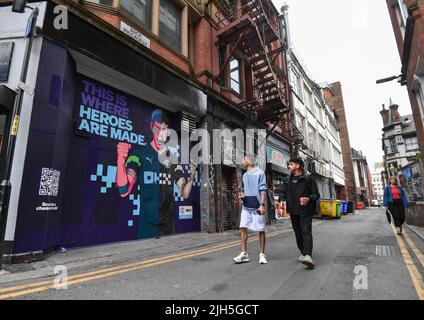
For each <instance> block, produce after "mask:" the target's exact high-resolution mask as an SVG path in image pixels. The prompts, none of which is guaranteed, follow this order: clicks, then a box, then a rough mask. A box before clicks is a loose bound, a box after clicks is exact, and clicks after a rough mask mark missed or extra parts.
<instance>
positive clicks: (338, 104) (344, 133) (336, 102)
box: [330, 82, 356, 201]
mask: <svg viewBox="0 0 424 320" xmlns="http://www.w3.org/2000/svg"><path fill="white" fill-rule="evenodd" d="M330 90H331V92H332V94H333V99H332V100H333V108H334V112H335V113H336V114H337V119H338V121H337V123H338V125H339V129H340V143H341V145H342V155H343V171H344V174H345V183H346V193H347V194H346V197H347V200H349V201H355V195H356V185H355V175H354V171H353V164H352V151H351V148H350V139H349V131H348V127H347V118H346V112H345V108H344V101H343V92H342V85H341V83H340V82H336V83H333V84H331V85H330Z"/></svg>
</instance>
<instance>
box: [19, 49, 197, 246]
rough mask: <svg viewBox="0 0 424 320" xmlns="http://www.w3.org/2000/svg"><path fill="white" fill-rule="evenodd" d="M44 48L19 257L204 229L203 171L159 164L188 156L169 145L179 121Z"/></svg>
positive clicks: (25, 173)
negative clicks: (169, 157)
mask: <svg viewBox="0 0 424 320" xmlns="http://www.w3.org/2000/svg"><path fill="white" fill-rule="evenodd" d="M47 48H48V50H46V49H47ZM44 50H45V51H46V52H47V51H48V54H45V55H43V59H44V60H45V61H41V63H40V70H41V72H40V75H39V79H38V81H37V83H39V84H40V85H39V87H38V88H37V95H36V96H35V98H34V107H33V112H32V118H31V126H30V135H29V139H28V147H27V156H26V159H25V167H24V171H23V179H24V181H32V182H33V183H26V184H23V185H22V187H21V199H25V201H20V203H19V209H18V219H17V225H16V233H15V248H14V252H15V253H21V252H28V251H35V250H45V249H49V248H54V247H55V246H58V245H60V246H66V247H74V246H84V245H93V244H101V243H108V242H115V241H125V240H133V239H142V238H149V237H156V236H161V235H169V234H174V233H183V232H193V231H199V230H200V183H199V173H198V169H197V168H196V166H195V165H193V164H171V163H170V162H166V161H165V162H162V161H160V157H161V155H162V154H167V155H169V154H172V156H173V157H175V158H176V159H178V157H179V150H180V147H179V145H178V142H177V145H171V144H170V143H168V132H169V129H170V128H173V129H175V130H177V131H178V129H179V128H180V126H181V124H180V120H179V117H176V116H175V115H174V114H171V113H169V112H167V111H165V110H163V109H161V108H160V106H155V105H153V104H150V103H148V102H146V101H143V100H140V99H137V98H135V97H133V96H130V95H128V94H125V93H123V92H121V91H119V90H116V89H114V88H111V87H109V86H107V85H104V84H102V83H100V82H97V81H94V80H92V79H89V78H87V77H85V76H82V75H79V74H77V73H76V72H75V67H74V65H72V60H71V59H70V58H69V55H68V54H67V53H66V50H63V49H62V48H60V47H58V46H55V45H54V44H51V43H49V42H46V44H45V48H44ZM49 57H50V58H49ZM53 57H62V59H59V58H58V59H53V60H54V61H56V62H55V63H52V62H51V61H52V58H53ZM52 95H53V96H55V97H56V99H53V100H52V99H51V97H52Z"/></svg>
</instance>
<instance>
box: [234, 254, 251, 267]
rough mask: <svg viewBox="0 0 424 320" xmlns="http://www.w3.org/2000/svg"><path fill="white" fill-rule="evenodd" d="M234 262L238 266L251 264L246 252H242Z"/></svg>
mask: <svg viewBox="0 0 424 320" xmlns="http://www.w3.org/2000/svg"><path fill="white" fill-rule="evenodd" d="M233 261H234V262H235V263H237V264H238V263H245V262H249V261H250V259H249V255H248V254H247V253H246V252H242V253H240V254H239V255H238V256H237V257H235V258H234V259H233Z"/></svg>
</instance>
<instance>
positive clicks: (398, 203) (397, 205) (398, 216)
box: [389, 199, 406, 228]
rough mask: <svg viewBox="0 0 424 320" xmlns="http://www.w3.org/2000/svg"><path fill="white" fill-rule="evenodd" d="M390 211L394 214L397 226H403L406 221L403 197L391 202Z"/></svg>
mask: <svg viewBox="0 0 424 320" xmlns="http://www.w3.org/2000/svg"><path fill="white" fill-rule="evenodd" d="M389 211H390V213H391V214H392V217H393V222H394V223H395V226H396V227H397V228H399V227H402V225H403V224H404V223H405V219H406V217H405V207H404V206H403V201H402V199H399V200H394V202H393V203H390V204H389Z"/></svg>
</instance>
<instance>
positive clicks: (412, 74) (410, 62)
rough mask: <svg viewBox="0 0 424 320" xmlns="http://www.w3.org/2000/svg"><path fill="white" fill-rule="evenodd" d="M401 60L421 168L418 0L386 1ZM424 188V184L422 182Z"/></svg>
mask: <svg viewBox="0 0 424 320" xmlns="http://www.w3.org/2000/svg"><path fill="white" fill-rule="evenodd" d="M386 1H387V6H388V9H389V14H390V18H391V21H392V27H393V30H394V34H395V38H396V43H397V46H398V49H399V55H400V57H401V63H402V70H401V76H400V81H399V82H400V83H401V84H402V85H404V86H406V88H407V90H408V95H409V99H410V102H411V107H412V114H413V117H414V121H415V127H416V131H417V137H418V142H419V147H420V155H421V156H420V157H419V166H420V171H421V172H424V171H423V168H424V167H423V160H424V64H423V57H424V51H423V50H424V49H423V48H424V46H423V45H424V38H423V35H424V4H423V3H422V2H421V1H417V0H386ZM421 184H422V186H423V187H424V181H421Z"/></svg>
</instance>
